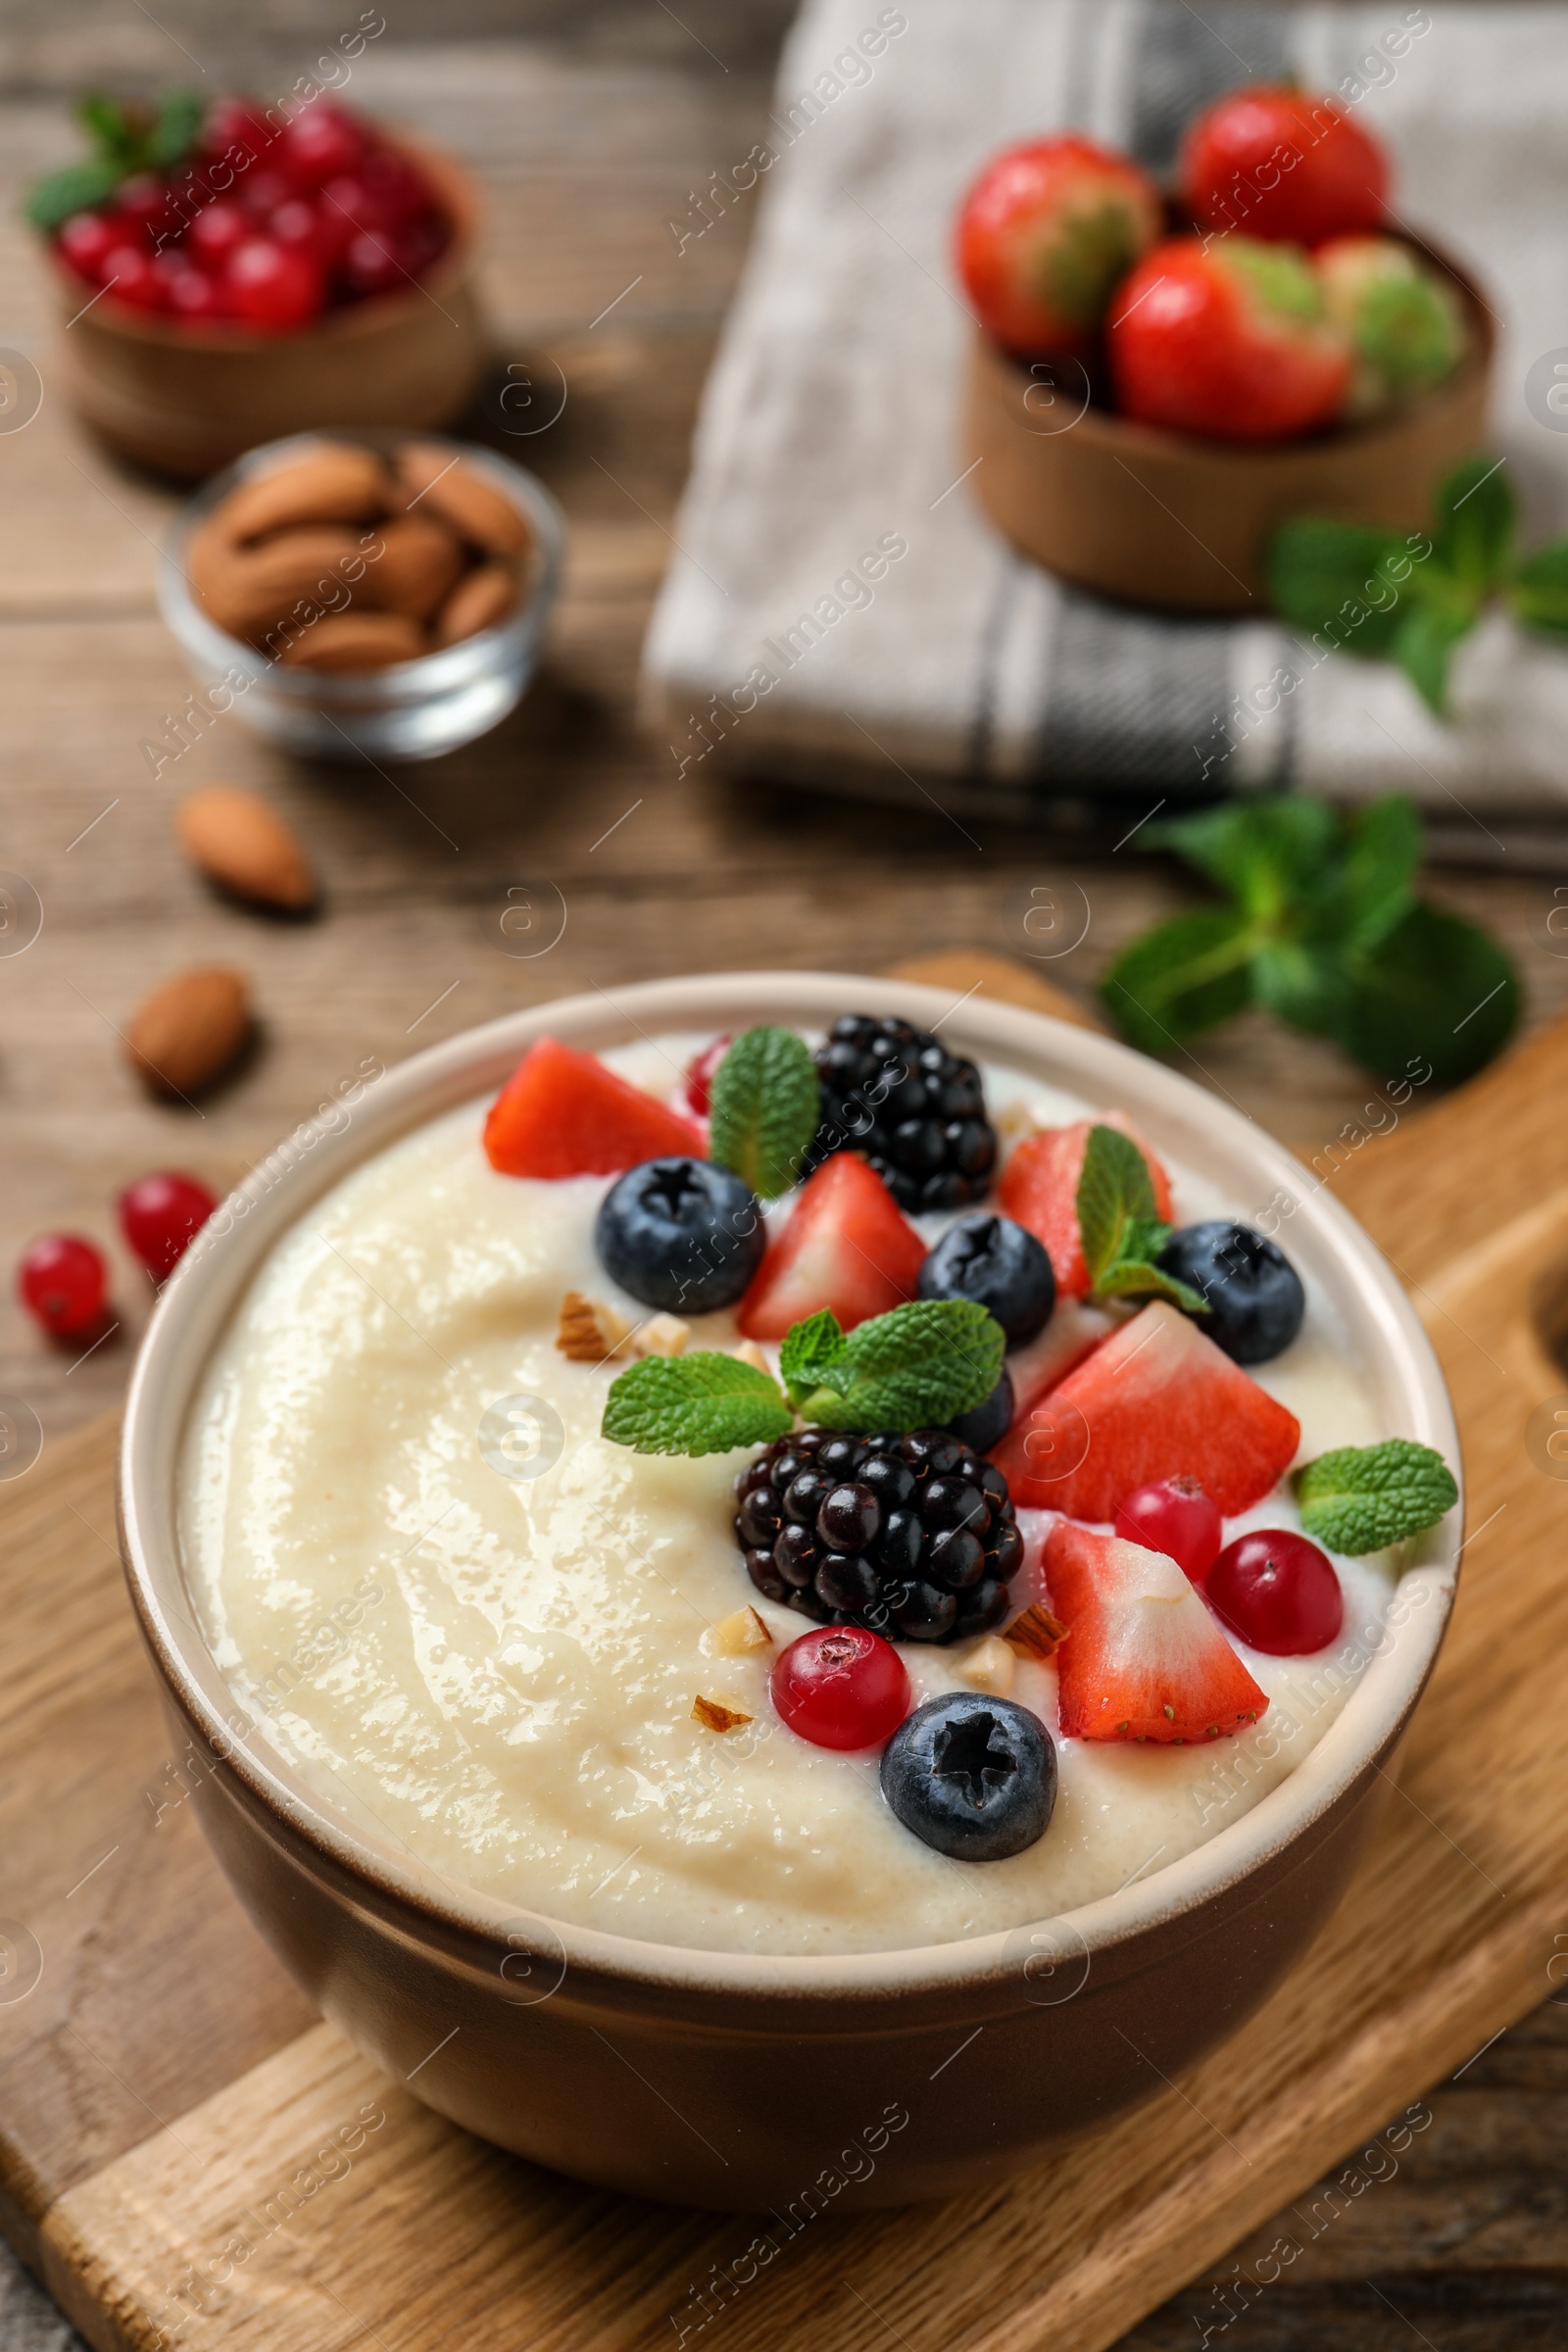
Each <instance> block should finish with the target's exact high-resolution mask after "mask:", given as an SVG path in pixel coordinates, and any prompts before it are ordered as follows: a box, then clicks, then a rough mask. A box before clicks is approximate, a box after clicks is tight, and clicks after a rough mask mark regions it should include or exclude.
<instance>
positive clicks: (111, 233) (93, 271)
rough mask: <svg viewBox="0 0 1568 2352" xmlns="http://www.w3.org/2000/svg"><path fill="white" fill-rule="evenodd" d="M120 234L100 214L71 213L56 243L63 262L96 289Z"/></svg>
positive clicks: (110, 222) (113, 225) (112, 224)
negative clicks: (106, 260)
mask: <svg viewBox="0 0 1568 2352" xmlns="http://www.w3.org/2000/svg"><path fill="white" fill-rule="evenodd" d="M119 235H120V232H119V230H118V229H117V228H116V226H115V224H114V222H113V221H109V220H107V219H106V218H105V216H104V215H103V214H102V213H73V214H72V216H71V219H70V220H69V221H66V222H65V223H64V225H63V226H62V228H61V230H60V234H59V235H58V237H57V238H56V239H55V245H56V248H57V250H58V252H59V254H60V258H61V260H62V261H63V262H67V263H69V264H70V266H71V268H72V269H73V270H75V271H76V273H77V275H78V276H80V277H84V278H86V279H87V280H88V281H89V283H90V284H92V285H97V284H98V283H99V282H100V280H101V278H102V276H103V266H104V261H105V258H106V256H107V255H109V254H111V253H113V251H114V249H115V246H116V244H117V243H118V242H119Z"/></svg>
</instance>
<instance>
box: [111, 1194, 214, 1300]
mask: <svg viewBox="0 0 1568 2352" xmlns="http://www.w3.org/2000/svg"><path fill="white" fill-rule="evenodd" d="M119 1206H120V1230H121V1232H122V1233H123V1235H124V1237H125V1240H126V1241H127V1243H128V1244H129V1245H130V1248H131V1249H132V1250H133V1251H134V1252H135V1254H136V1256H137V1257H139V1258H140V1259H141V1262H142V1264H143V1265H144V1266H145V1267H146V1269H147V1271H148V1273H149V1274H150V1275H151V1276H152V1278H153V1280H154V1281H155V1282H162V1281H163V1279H164V1277H165V1275H166V1274H172V1272H173V1270H174V1268H175V1267H176V1266H177V1265H178V1263H179V1261H180V1259H181V1258H182V1257H183V1256H184V1254H185V1252H186V1250H188V1249H189V1248H190V1245H191V1243H192V1242H193V1241H194V1240H195V1238H196V1236H197V1234H198V1233H199V1232H200V1231H201V1229H202V1227H203V1226H204V1225H205V1224H206V1222H207V1220H208V1218H209V1217H210V1216H211V1215H212V1213H213V1211H214V1209H215V1208H216V1207H217V1206H218V1202H217V1201H215V1200H214V1198H213V1196H212V1194H211V1193H210V1192H209V1191H208V1190H207V1187H206V1185H205V1184H199V1183H198V1182H197V1180H196V1178H195V1177H194V1176H181V1175H179V1174H177V1173H176V1172H175V1171H173V1170H172V1169H166V1170H164V1171H163V1172H161V1173H160V1174H159V1175H156V1176H142V1177H138V1179H137V1181H136V1182H135V1183H134V1184H131V1185H127V1186H126V1187H125V1190H124V1191H123V1193H122V1194H121V1196H120V1203H119Z"/></svg>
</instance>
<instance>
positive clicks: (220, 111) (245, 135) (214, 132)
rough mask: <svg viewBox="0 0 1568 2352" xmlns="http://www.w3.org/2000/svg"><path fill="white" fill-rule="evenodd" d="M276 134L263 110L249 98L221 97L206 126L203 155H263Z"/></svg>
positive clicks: (238, 157)
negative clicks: (262, 113) (273, 134)
mask: <svg viewBox="0 0 1568 2352" xmlns="http://www.w3.org/2000/svg"><path fill="white" fill-rule="evenodd" d="M271 136H272V133H271V131H270V128H269V127H268V124H267V123H266V122H265V121H264V120H263V118H262V115H261V113H260V110H259V109H258V108H256V107H255V106H253V105H252V104H251V103H250V101H249V100H248V99H245V98H220V99H219V100H218V102H217V104H216V105H215V106H214V107H213V108H212V110H211V111H210V113H209V114H208V117H207V121H206V123H204V124H203V126H202V153H203V155H228V154H230V153H231V152H232V155H233V158H234V160H235V161H236V162H237V161H238V160H239V159H240V158H241V157H244V156H253V155H261V154H262V153H263V152H264V150H265V149H266V147H267V145H268V143H269V141H270V138H271Z"/></svg>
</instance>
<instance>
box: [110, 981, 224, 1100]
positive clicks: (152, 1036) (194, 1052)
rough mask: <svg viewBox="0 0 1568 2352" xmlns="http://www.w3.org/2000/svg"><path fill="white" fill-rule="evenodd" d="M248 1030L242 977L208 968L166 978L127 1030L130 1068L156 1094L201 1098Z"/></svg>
mask: <svg viewBox="0 0 1568 2352" xmlns="http://www.w3.org/2000/svg"><path fill="white" fill-rule="evenodd" d="M250 1029H251V1008H250V998H249V993H248V991H247V989H246V986H245V982H244V979H243V978H242V976H241V975H240V973H238V972H236V971H231V970H230V969H229V968H228V966H227V965H225V964H207V965H204V966H202V967H200V968H199V969H197V970H195V971H190V972H179V973H177V974H176V975H175V977H174V978H173V979H172V980H166V981H165V982H164V985H163V987H162V988H158V989H155V990H154V991H153V993H152V995H151V996H150V997H147V998H145V999H144V1000H143V1002H142V1003H141V1004H140V1005H138V1006H137V1007H136V1010H135V1011H134V1012H133V1013H132V1015H131V1017H130V1022H129V1025H128V1027H127V1029H126V1031H125V1051H126V1053H127V1054H128V1055H129V1057H130V1063H131V1067H132V1068H133V1069H134V1070H135V1071H136V1072H137V1073H138V1074H139V1075H140V1076H141V1077H142V1078H143V1079H144V1080H145V1081H146V1083H147V1085H148V1086H149V1087H151V1089H152V1091H153V1093H154V1094H155V1095H168V1096H171V1097H184V1098H186V1099H187V1100H188V1099H189V1098H190V1097H192V1096H194V1095H199V1094H200V1093H201V1092H202V1090H203V1088H204V1087H208V1086H211V1085H212V1083H213V1080H214V1079H215V1078H219V1077H221V1075H222V1073H223V1071H224V1070H226V1069H227V1068H228V1066H229V1064H230V1063H231V1062H232V1061H233V1060H234V1059H235V1057H236V1055H237V1054H239V1052H240V1050H241V1048H242V1047H243V1046H244V1044H245V1041H246V1039H247V1038H248V1037H249V1035H250Z"/></svg>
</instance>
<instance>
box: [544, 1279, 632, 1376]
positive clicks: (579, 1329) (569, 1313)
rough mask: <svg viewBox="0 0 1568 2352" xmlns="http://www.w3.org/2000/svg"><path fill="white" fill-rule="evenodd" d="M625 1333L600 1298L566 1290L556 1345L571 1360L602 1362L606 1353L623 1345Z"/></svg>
mask: <svg viewBox="0 0 1568 2352" xmlns="http://www.w3.org/2000/svg"><path fill="white" fill-rule="evenodd" d="M626 1336H627V1326H626V1325H625V1324H624V1323H623V1322H622V1321H621V1319H620V1317H619V1315H617V1314H616V1312H615V1310H614V1308H613V1306H607V1305H606V1304H605V1302H604V1300H603V1299H585V1298H584V1297H583V1295H582V1293H581V1291H568V1292H567V1293H566V1296H565V1297H564V1299H563V1300H562V1301H561V1323H560V1327H559V1328H558V1330H557V1332H556V1346H557V1347H558V1348H560V1350H561V1352H562V1354H563V1355H564V1356H569V1357H570V1359H571V1361H572V1362H573V1363H574V1364H602V1363H603V1362H604V1360H605V1358H606V1356H608V1355H613V1354H614V1353H615V1351H616V1349H617V1348H621V1347H623V1346H624V1344H625V1341H626Z"/></svg>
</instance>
